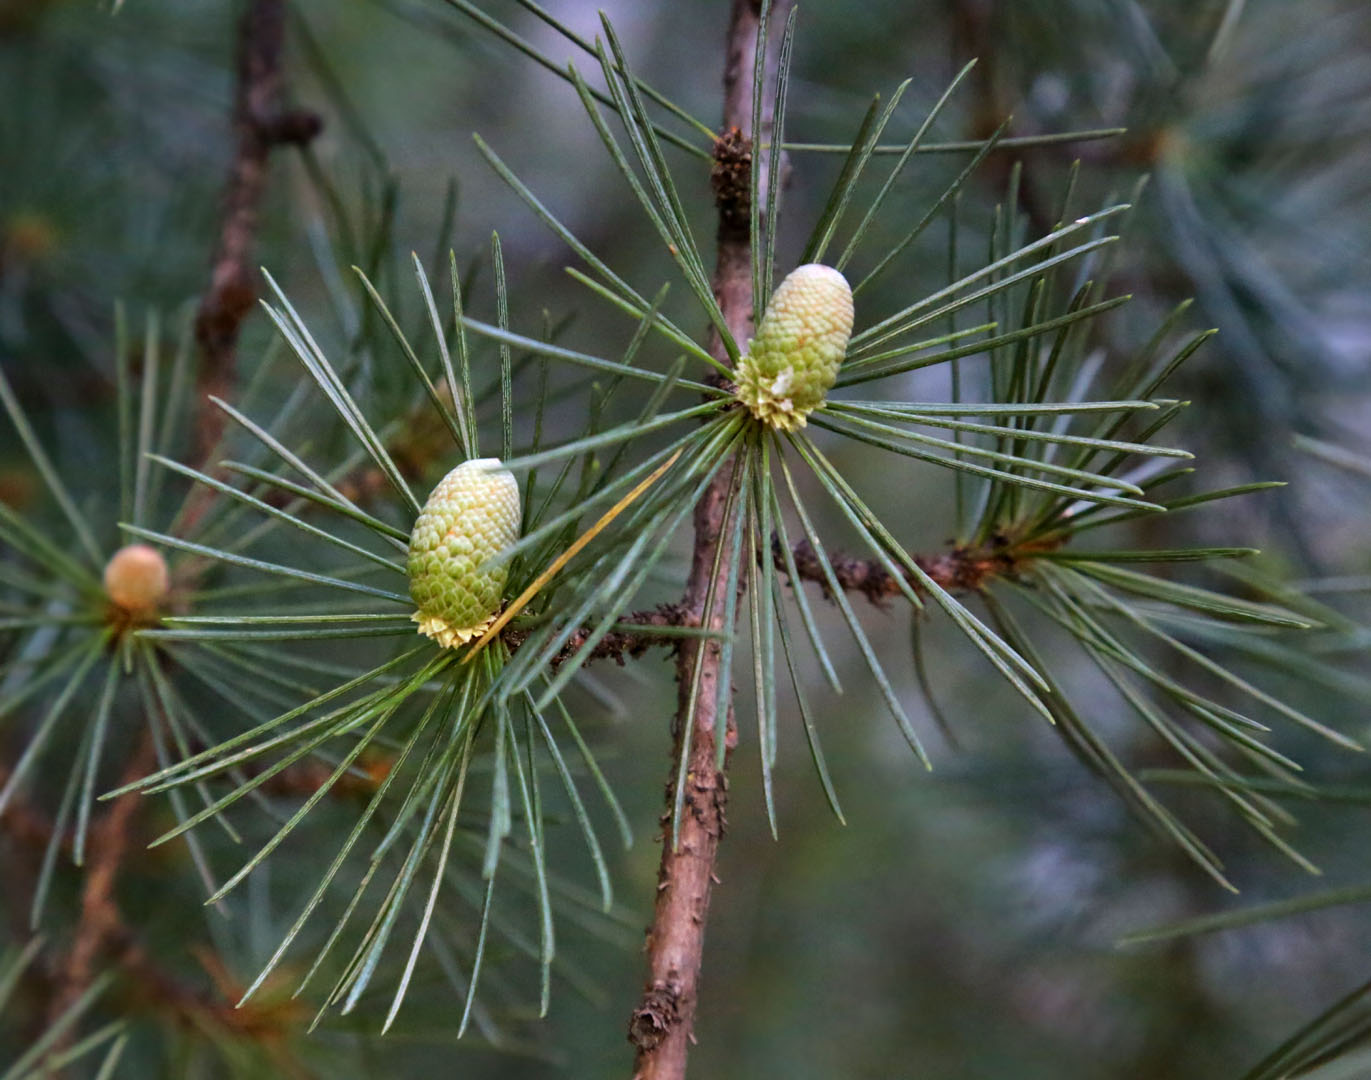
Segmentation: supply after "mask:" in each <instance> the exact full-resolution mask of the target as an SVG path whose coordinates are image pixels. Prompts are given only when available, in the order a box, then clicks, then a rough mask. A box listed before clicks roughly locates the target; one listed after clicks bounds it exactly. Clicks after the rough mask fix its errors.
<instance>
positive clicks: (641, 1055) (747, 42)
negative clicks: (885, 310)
mask: <svg viewBox="0 0 1371 1080" xmlns="http://www.w3.org/2000/svg"><path fill="white" fill-rule="evenodd" d="M789 8H790V3H789V2H788V0H777V2H775V3H772V4H771V5H770V15H769V22H768V30H769V33H768V37H769V38H771V39H772V40H770V41H769V42H768V45H767V49H766V53H767V60H768V62H767V68H768V71H767V72H766V73H765V74H764V76H763V79H762V85H763V86H765V87H767V88H768V91H767V93H768V98H770V97H772V95H773V94H774V90H773V89H772V88H774V87H775V85H776V78H775V69H776V59H777V53H778V52H779V50H778V48H777V47H776V45H777V43H778V42H779V39H780V31H781V29H782V28H783V27H784V26H785V21H786V16H787V15H788V13H789ZM760 15H761V12H760V4H758V3H754V2H751V0H734V3H733V13H732V18H731V22H730V26H729V32H728V45H727V53H726V58H725V68H724V116H723V127H722V131H723V135H722V136H721V137H720V139H719V141H718V143H717V144H716V149H715V162H716V167H715V171H714V175H713V178H712V179H713V182H714V189H715V201H716V204H717V206H718V208H719V231H718V252H717V259H716V265H715V274H714V295H715V297H716V299H717V300H718V302H719V307H720V310H721V311H722V312H723V316H724V321H725V323H726V324H727V326H728V328H729V331H730V332H731V333H732V335H733V337H734V339H735V340H736V341H738V342H746V341H747V340H748V338H749V337H750V336H751V333H750V331H751V328H752V321H753V295H752V282H753V273H752V269H753V268H752V262H751V251H750V244H751V238H750V235H749V228H748V218H749V214H748V212H747V209H746V207H747V206H748V204H749V202H750V198H751V186H750V180H751V170H752V169H758V170H759V172H760V175H761V177H763V178H765V177H766V176H767V172H768V170H766V169H765V168H763V167H762V166H763V164H764V162H763V161H761V160H760V158H761V155H760V154H759V153H757V152H756V151H755V147H756V146H757V145H758V144H760V143H763V142H766V141H767V140H768V138H769V132H768V129H769V128H770V126H771V123H772V119H773V117H774V112H775V101H774V100H766V101H764V102H762V108H761V117H762V128H763V130H762V131H761V132H760V133H758V132H753V131H752V130H751V128H752V115H753V100H752V95H753V70H754V64H755V60H756V50H757V48H758V38H759V31H760V30H761V24H760ZM759 134H760V136H761V137H760V138H757V136H758V135H759ZM744 137H746V138H747V139H749V140H750V141H751V144H752V147H753V148H754V149H753V150H752V152H751V153H742V152H741V151H742V149H743V148H742V146H741V141H742V138H744ZM760 193H761V196H762V198H763V200H764V199H765V188H764V186H763V187H762V189H761V192H760ZM740 205H741V206H742V207H744V209H743V212H741V213H740V212H739V208H740ZM763 205H765V202H763ZM763 224H764V225H765V227H767V228H770V227H772V226H773V223H771V222H766V223H763ZM711 345H712V349H711V351H712V352H713V353H714V355H715V357H716V359H718V360H720V361H721V362H722V361H725V360H726V359H727V353H726V352H725V350H724V348H723V345H722V342H720V341H719V340H718V339H717V335H716V336H715V340H713V341H712V342H711ZM737 483H738V476H737V472H736V471H735V470H733V469H731V468H729V467H728V466H727V465H726V466H725V467H724V468H722V469H720V470H719V472H718V474H717V476H716V478H715V480H714V481H713V482H712V483H711V484H710V485H709V487H708V488H707V489H706V491H705V493H704V495H703V497H702V498H701V499H700V501H699V503H698V504H697V505H696V507H695V514H694V529H695V544H694V551H693V555H692V559H691V566H690V576H689V579H688V580H687V583H686V591H685V595H684V598H683V602H682V608H683V610H684V612H685V613H686V614H687V615H688V616H689V617H691V620H692V622H694V623H695V624H696V625H699V626H708V627H712V628H718V629H726V628H725V627H724V625H723V623H724V611H725V609H726V604H727V600H728V599H729V598H728V597H726V596H724V595H723V593H725V592H726V591H727V590H725V589H712V585H713V584H714V582H715V581H717V580H721V579H726V578H727V577H728V576H729V570H730V569H731V568H729V567H727V566H724V565H722V564H723V563H724V562H726V560H727V558H728V553H727V551H721V550H720V549H721V547H722V546H723V545H724V539H723V538H724V537H725V535H726V534H727V533H728V531H729V528H728V526H729V524H730V522H729V521H728V520H727V517H728V508H729V507H730V506H732V507H734V508H735V509H734V511H733V512H734V513H738V512H741V510H740V508H738V504H737V502H736V501H735V500H732V499H731V498H730V495H731V493H732V490H733V487H734V485H736V484H737ZM739 580H740V586H741V581H742V580H743V579H742V578H740V579H739ZM701 650H703V651H704V655H703V656H698V654H699V653H700V651H701ZM697 657H698V660H697ZM697 666H698V669H699V670H698V673H697ZM721 666H722V649H721V647H720V644H719V642H718V641H715V640H703V641H701V640H687V641H685V642H684V643H683V644H682V646H681V648H680V651H679V652H678V654H677V662H676V679H677V695H678V696H677V701H678V707H677V713H676V718H675V722H674V724H673V735H674V741H675V743H676V745H675V747H674V750H673V754H672V761H673V763H674V762H676V761H678V760H679V759H680V755H681V753H682V751H683V750H684V751H685V752H686V753H687V754H688V759H689V764H688V768H687V771H686V774H685V783H686V784H688V785H689V790H688V791H687V792H686V793H685V799H684V805H685V811H684V813H683V814H682V817H681V824H680V832H679V836H677V837H676V838H675V840H676V842H675V843H674V844H673V836H672V829H671V827H670V821H671V819H672V815H673V810H672V808H673V806H674V805H675V800H676V790H675V785H676V779H675V777H676V769H675V766H674V764H673V769H672V773H671V775H672V779H671V780H670V781H669V782H668V785H667V791H666V807H667V809H666V816H665V818H664V826H663V837H662V860H661V867H660V869H659V871H658V878H657V900H656V907H655V911H654V916H653V923H652V926H651V928H650V929H649V930H648V935H647V956H648V978H647V983H646V986H645V987H644V990H643V995H642V998H641V999H640V1001H639V1003H638V1005H637V1006H636V1007H635V1009H634V1010H633V1014H632V1017H631V1019H630V1022H629V1036H628V1037H629V1041H630V1042H631V1043H632V1044H633V1046H634V1049H635V1052H636V1053H635V1068H634V1076H635V1080H681V1078H683V1077H684V1076H685V1071H686V1058H687V1055H688V1053H689V1048H690V1044H691V1041H692V1039H693V1033H692V1028H693V1026H694V1021H695V1012H696V1007H697V1004H698V1001H699V993H698V986H699V977H700V965H701V960H702V956H703V952H704V936H705V926H706V923H707V921H708V915H709V899H710V891H711V888H712V886H713V883H714V880H715V875H714V861H715V856H716V853H717V851H718V847H719V842H720V840H721V839H722V838H723V832H724V826H725V820H724V808H725V804H726V802H727V795H728V787H727V776H726V773H725V771H724V770H723V769H720V768H719V767H718V765H717V761H718V760H719V758H718V755H717V746H716V741H715V740H716V739H717V738H718V737H719V732H720V729H721V728H722V729H723V730H724V732H725V735H724V737H725V738H726V739H727V740H728V741H729V742H730V743H731V742H732V741H733V740H734V739H736V733H735V732H734V731H733V730H732V729H733V720H732V716H731V715H725V716H720V715H718V701H719V693H718V687H717V681H718V679H719V677H720V668H721ZM687 737H688V738H689V740H690V742H689V746H688V747H683V746H682V745H681V744H682V743H683V742H684V740H685V739H686V738H687ZM723 760H724V761H725V763H726V760H727V759H726V758H724V759H723Z"/></svg>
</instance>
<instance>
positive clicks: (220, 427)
mask: <svg viewBox="0 0 1371 1080" xmlns="http://www.w3.org/2000/svg"><path fill="white" fill-rule="evenodd" d="M285 22H286V9H285V0H251V2H250V3H249V5H248V7H247V10H246V11H244V13H243V17H242V20H241V22H240V23H239V27H238V60H237V65H238V72H237V91H236V94H235V98H234V106H233V130H234V136H235V138H236V140H237V147H236V149H235V151H234V155H233V161H232V164H231V165H230V168H229V179H228V185H227V187H226V188H225V190H224V201H223V214H222V217H221V219H220V220H221V224H220V229H219V238H218V242H217V244H216V246H215V251H214V257H213V260H212V265H211V270H210V285H209V289H208V290H207V291H206V292H205V295H204V297H203V298H202V299H201V301H200V308H199V310H198V311H197V312H196V315H195V341H196V344H197V345H198V346H199V349H200V369H199V376H198V383H197V390H198V400H199V401H200V415H199V424H198V426H197V429H196V439H197V443H198V448H199V456H200V459H201V460H202V461H203V460H205V459H207V458H208V456H209V454H210V453H212V451H213V449H214V447H215V446H216V445H218V442H219V439H220V437H221V436H222V435H223V432H224V424H225V418H224V414H223V413H222V412H220V411H219V410H218V409H216V408H215V407H214V406H213V404H212V403H210V402H209V395H211V394H212V395H214V396H216V397H224V396H225V394H226V393H227V392H228V391H229V390H231V389H232V386H233V380H234V377H235V371H236V367H237V365H236V351H237V347H238V335H239V332H240V330H241V329H242V325H243V320H244V319H245V318H246V317H247V314H248V312H249V311H251V310H252V305H253V303H254V302H255V301H256V299H257V274H256V271H255V269H254V268H253V265H252V258H253V255H252V253H253V249H254V247H255V246H256V241H257V226H258V218H259V215H260V212H261V204H262V197H263V195H264V193H265V191H266V181H267V165H268V160H269V158H270V156H271V151H272V149H273V148H274V147H277V146H284V145H296V146H300V145H304V144H305V143H308V142H309V141H310V140H311V139H313V138H314V137H315V136H316V135H318V134H319V131H320V129H321V128H322V127H323V122H322V120H321V119H320V118H319V116H318V115H317V114H316V113H313V112H309V111H307V110H303V109H286V108H283V107H282V104H281V97H282V84H283V79H282V75H281V50H282V45H283V43H284V41H285Z"/></svg>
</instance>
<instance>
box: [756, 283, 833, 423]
mask: <svg viewBox="0 0 1371 1080" xmlns="http://www.w3.org/2000/svg"><path fill="white" fill-rule="evenodd" d="M851 336H852V289H851V288H850V287H849V286H848V284H847V279H846V278H845V277H843V275H842V274H840V273H839V272H838V271H837V270H834V269H833V268H832V267H831V266H821V265H819V264H817V263H810V264H808V265H806V266H798V267H796V268H795V269H794V270H792V271H791V272H790V273H789V274H788V275H786V279H785V280H784V281H782V282H781V284H780V285H779V286H778V287H777V289H776V291H775V293H773V294H772V297H771V303H770V304H769V305H768V306H767V309H766V314H765V315H764V316H763V317H762V324H761V326H759V327H758V328H757V336H756V337H755V338H753V339H752V341H751V342H750V343H749V344H748V347H747V353H746V354H745V355H744V356H743V358H742V360H740V361H739V363H738V400H739V401H741V402H742V403H743V404H744V405H746V406H747V408H748V411H749V412H751V413H752V415H753V416H755V417H756V418H757V419H758V420H761V421H762V422H763V423H765V424H770V425H771V426H772V427H775V428H780V429H781V430H782V431H794V430H795V429H796V428H802V427H804V426H805V419H806V417H808V416H809V414H810V413H812V412H813V411H814V410H815V409H817V408H818V407H819V406H820V405H822V404H823V402H824V397H825V396H826V395H827V394H828V391H829V388H830V387H832V386H833V382H834V380H835V379H837V377H838V367H839V366H840V365H841V364H842V362H843V357H844V356H845V355H846V353H847V342H848V339H849V338H850V337H851Z"/></svg>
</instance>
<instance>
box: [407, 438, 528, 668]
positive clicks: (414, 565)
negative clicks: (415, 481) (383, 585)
mask: <svg viewBox="0 0 1371 1080" xmlns="http://www.w3.org/2000/svg"><path fill="white" fill-rule="evenodd" d="M521 514H522V509H521V506H520V500H519V485H518V483H517V482H516V481H515V479H514V476H513V474H511V473H510V472H509V470H507V469H504V468H502V467H501V465H500V460H499V459H498V458H479V459H477V460H474V461H464V462H463V463H462V464H461V465H458V466H457V467H456V468H455V469H453V470H452V471H451V472H450V473H448V474H447V475H446V476H445V477H443V479H442V480H441V481H440V482H439V484H438V486H437V487H435V488H434V489H433V494H431V495H430V496H429V497H428V502H426V503H425V504H424V508H423V510H422V511H421V512H420V514H419V517H418V519H417V520H416V521H415V522H414V530H413V532H412V533H411V534H410V540H409V559H408V561H407V568H408V570H409V594H410V596H411V598H412V599H413V600H414V603H415V606H416V607H417V609H418V610H417V611H415V612H414V615H413V616H412V618H413V619H414V621H415V622H416V623H418V624H419V633H421V634H425V635H427V636H428V637H431V638H433V640H434V641H436V642H438V643H439V644H440V645H442V646H443V647H444V648H449V649H452V648H457V647H458V646H460V645H464V644H466V643H467V642H468V641H471V640H472V639H473V638H476V637H479V636H480V634H481V633H482V632H483V631H484V630H485V629H486V628H487V627H488V626H490V624H491V623H492V622H493V621H494V619H495V617H496V615H497V614H499V611H500V606H501V604H502V603H503V602H504V590H505V580H506V578H507V577H508V575H509V567H508V564H506V563H500V564H498V565H495V566H487V565H486V564H488V563H489V562H490V561H491V560H492V559H494V558H495V557H496V556H497V555H499V554H500V553H501V552H503V551H504V550H505V549H506V548H508V547H509V546H510V545H511V544H513V543H514V542H515V541H516V540H518V539H519V520H520V517H521Z"/></svg>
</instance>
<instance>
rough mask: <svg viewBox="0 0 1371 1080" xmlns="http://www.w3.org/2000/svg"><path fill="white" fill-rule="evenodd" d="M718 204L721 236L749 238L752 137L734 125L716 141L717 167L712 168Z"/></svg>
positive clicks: (710, 180)
mask: <svg viewBox="0 0 1371 1080" xmlns="http://www.w3.org/2000/svg"><path fill="white" fill-rule="evenodd" d="M709 185H710V187H712V188H713V189H714V205H715V206H716V207H717V208H718V210H719V237H720V239H725V238H737V237H744V238H745V237H747V235H748V230H749V229H750V228H751V214H752V140H751V139H750V138H748V137H747V136H746V135H744V134H743V132H742V129H741V128H738V127H731V128H729V129H728V130H727V131H725V132H724V133H723V134H722V135H720V136H719V137H718V138H717V139H715V140H714V167H713V168H712V169H710V171H709Z"/></svg>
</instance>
